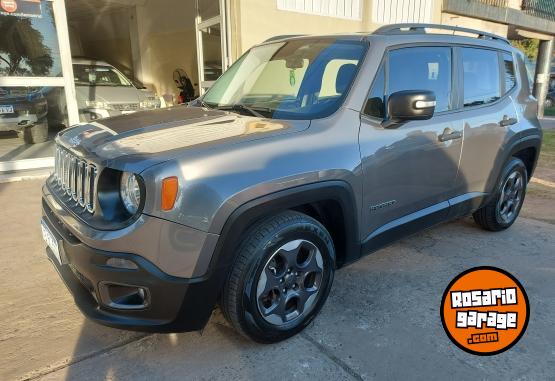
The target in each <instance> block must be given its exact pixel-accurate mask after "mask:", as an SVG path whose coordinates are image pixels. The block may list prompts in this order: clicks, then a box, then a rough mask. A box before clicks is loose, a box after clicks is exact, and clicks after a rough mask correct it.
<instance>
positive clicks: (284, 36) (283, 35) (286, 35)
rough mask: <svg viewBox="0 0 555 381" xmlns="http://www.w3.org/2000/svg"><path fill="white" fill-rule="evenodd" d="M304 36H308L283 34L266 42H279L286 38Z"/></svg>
mask: <svg viewBox="0 0 555 381" xmlns="http://www.w3.org/2000/svg"><path fill="white" fill-rule="evenodd" d="M302 36H306V34H282V35H280V36H274V37H270V38H268V39H267V40H265V41H264V42H270V41H277V40H283V39H284V38H292V37H302Z"/></svg>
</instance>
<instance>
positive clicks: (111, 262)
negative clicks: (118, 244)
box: [106, 257, 139, 270]
mask: <svg viewBox="0 0 555 381" xmlns="http://www.w3.org/2000/svg"><path fill="white" fill-rule="evenodd" d="M106 264H107V265H108V266H110V267H116V268H118V269H126V270H137V269H138V268H139V266H137V264H136V263H135V262H133V261H130V260H128V259H123V258H114V257H112V258H109V259H108V260H107V261H106Z"/></svg>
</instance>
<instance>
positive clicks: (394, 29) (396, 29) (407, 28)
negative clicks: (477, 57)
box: [374, 24, 510, 45]
mask: <svg viewBox="0 0 555 381" xmlns="http://www.w3.org/2000/svg"><path fill="white" fill-rule="evenodd" d="M427 28H429V29H440V30H449V31H452V32H453V34H455V32H462V33H471V34H476V35H478V38H482V39H491V40H498V41H502V42H504V43H506V44H509V45H510V42H509V40H507V39H506V38H505V37H501V36H498V35H496V34H493V33H487V32H482V31H481V30H476V29H470V28H463V27H459V26H451V25H442V24H391V25H384V26H382V27H381V28H378V29H376V30H375V31H374V34H381V35H391V34H406V33H409V34H411V33H412V34H426V29H427Z"/></svg>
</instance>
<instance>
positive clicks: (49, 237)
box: [40, 220, 62, 264]
mask: <svg viewBox="0 0 555 381" xmlns="http://www.w3.org/2000/svg"><path fill="white" fill-rule="evenodd" d="M40 227H41V230H42V238H43V239H44V242H46V244H47V245H48V247H49V248H50V250H52V252H53V253H54V256H55V257H56V259H57V260H58V264H62V260H61V259H60V249H59V248H58V240H57V239H56V237H55V236H54V234H52V232H51V231H50V228H49V227H48V226H47V225H46V223H45V222H44V221H42V220H41V222H40Z"/></svg>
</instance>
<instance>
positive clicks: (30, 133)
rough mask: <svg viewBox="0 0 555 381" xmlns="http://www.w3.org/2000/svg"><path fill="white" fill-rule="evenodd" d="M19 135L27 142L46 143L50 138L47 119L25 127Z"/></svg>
mask: <svg viewBox="0 0 555 381" xmlns="http://www.w3.org/2000/svg"><path fill="white" fill-rule="evenodd" d="M18 136H19V137H20V138H22V139H23V141H24V142H25V143H27V144H36V143H44V142H45V141H47V140H48V123H47V122H46V121H43V122H40V123H36V124H33V125H32V126H29V127H25V128H24V129H23V130H21V131H20V132H18Z"/></svg>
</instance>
